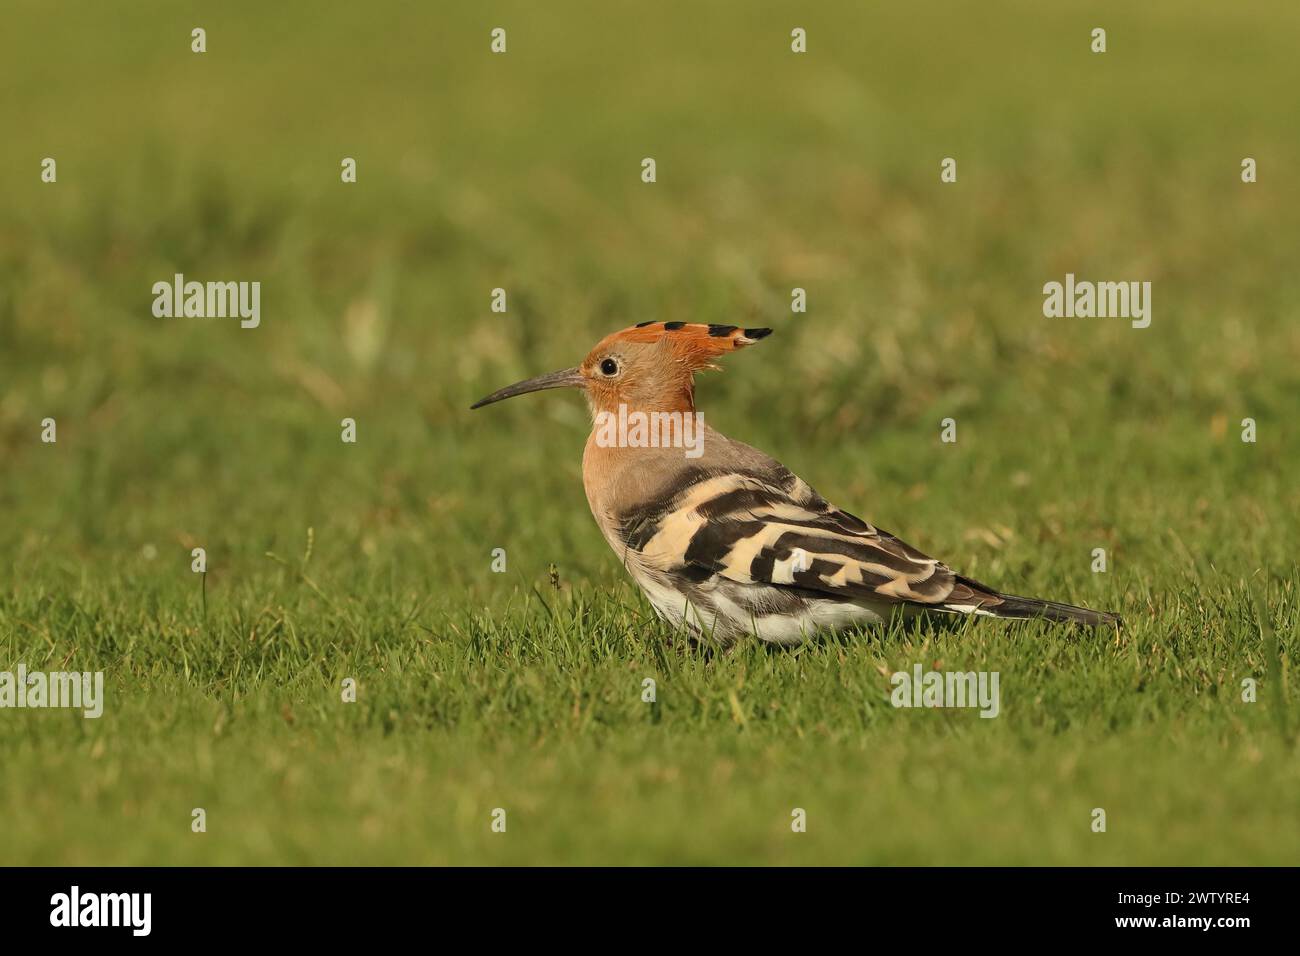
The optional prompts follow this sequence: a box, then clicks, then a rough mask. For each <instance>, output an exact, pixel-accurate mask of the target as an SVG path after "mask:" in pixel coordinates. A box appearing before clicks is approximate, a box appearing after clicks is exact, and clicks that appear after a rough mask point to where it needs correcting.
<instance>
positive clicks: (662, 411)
mask: <svg viewBox="0 0 1300 956" xmlns="http://www.w3.org/2000/svg"><path fill="white" fill-rule="evenodd" d="M770 333H771V329H742V328H737V327H736V326H732V325H701V324H695V323H686V322H642V323H641V324H639V325H636V326H633V327H632V328H628V329H624V330H623V331H621V332H615V333H614V334H613V335H610V336H607V337H606V338H604V339H603V340H601V342H600V343H599V344H598V345H597V346H596V347H595V348H594V349H592V350H591V352H590V353H589V354H588V355H587V357H586V358H585V359H584V360H583V362H582V364H581V365H578V366H576V367H575V368H569V369H564V370H562V371H559V372H552V373H551V374H549V375H542V376H539V377H538V378H532V379H528V380H527V381H523V382H518V383H517V384H514V385H510V386H508V387H506V388H503V389H500V390H499V391H496V392H493V393H492V394H491V395H489V396H487V397H486V398H484V399H482V400H481V401H478V402H476V403H475V404H474V405H473V406H472V407H473V408H480V407H482V406H484V405H489V404H491V403H493V402H499V401H501V400H502V399H505V398H511V397H513V396H515V395H523V394H525V393H526V392H536V391H540V390H542V389H548V388H580V389H582V390H583V391H584V392H585V393H586V397H587V401H588V404H589V405H590V407H591V411H592V416H593V429H592V433H591V436H590V437H589V438H588V439H587V446H586V450H585V452H584V454H583V459H582V480H583V486H584V487H585V489H586V492H587V502H588V504H590V506H591V513H592V515H594V516H595V518H596V523H597V524H598V525H599V526H600V530H601V532H602V533H603V534H604V536H605V540H606V541H608V542H609V545H610V547H611V548H613V549H614V552H615V553H616V554H617V555H618V556H619V557H620V558H621V559H622V561H623V564H624V566H625V567H626V568H627V570H628V571H629V572H630V573H631V575H632V577H633V579H634V580H635V581H636V583H637V584H638V585H640V587H641V589H642V590H643V591H644V592H645V594H646V596H647V597H648V598H649V600H650V603H651V604H652V605H653V606H654V609H655V611H656V613H657V614H658V615H659V616H660V617H661V618H662V619H664V620H666V621H668V622H669V623H670V624H672V625H674V626H676V627H685V628H687V629H689V630H690V631H691V632H692V634H693V635H694V636H695V637H712V638H713V639H714V640H716V641H718V642H719V643H722V644H724V645H727V644H731V643H733V642H735V641H736V640H737V639H739V638H742V637H745V636H748V635H754V636H756V637H758V638H760V639H762V640H765V641H769V642H772V643H777V644H793V643H798V642H799V641H801V640H803V639H804V638H805V637H807V636H808V635H810V634H812V633H814V632H816V631H821V630H837V629H841V628H848V627H853V626H859V625H864V624H874V623H881V622H884V621H886V620H887V619H889V618H890V617H891V616H892V615H894V614H900V613H901V614H904V615H911V614H915V613H918V612H920V611H922V610H926V609H929V610H935V611H944V612H951V613H956V614H977V615H984V616H987V617H998V618H1019V619H1026V618H1039V617H1041V618H1045V619H1047V620H1049V621H1056V622H1062V623H1071V624H1081V625H1087V626H1093V627H1101V626H1111V627H1115V626H1118V625H1119V624H1120V619H1119V617H1118V616H1117V615H1114V614H1111V613H1108V612H1103V611H1090V610H1087V609H1085V608H1080V607H1073V606H1071V605H1069V604H1058V603H1057V602H1055V601H1042V600H1038V599H1035V598H1024V597H1015V596H1013V595H1010V594H1003V593H1001V592H999V591H997V590H995V589H993V588H991V587H988V586H987V585H984V584H980V583H979V582H978V581H975V580H972V579H971V578H967V577H964V576H962V575H960V574H957V573H956V572H954V571H953V570H952V569H951V568H949V567H948V566H947V565H946V564H943V563H942V562H940V561H937V560H935V559H934V558H930V557H927V556H926V555H924V554H922V553H921V552H920V551H918V550H917V549H915V548H913V547H912V546H911V545H908V544H906V543H904V542H903V541H901V540H899V539H898V538H896V537H894V536H893V535H892V534H890V533H889V532H887V531H882V530H881V529H879V528H876V527H873V526H872V525H869V524H867V523H866V522H865V521H863V520H861V519H860V518H856V517H854V516H853V515H851V514H849V513H848V512H847V511H841V510H840V509H838V508H836V507H835V506H834V505H832V504H831V503H830V502H828V501H827V500H826V499H825V498H823V497H822V496H821V495H819V494H818V493H817V492H816V491H814V490H813V489H812V488H811V487H810V486H809V485H808V484H807V483H806V482H804V481H803V479H801V478H799V477H798V476H796V475H794V474H792V473H791V472H790V471H789V470H787V469H786V468H785V466H783V465H782V464H781V463H780V462H778V461H776V460H775V459H773V458H770V457H769V456H767V455H765V454H763V453H762V452H761V451H758V450H756V449H754V448H751V447H749V446H748V445H743V444H741V443H740V442H738V441H733V440H732V439H730V438H728V437H726V436H725V435H723V434H721V433H719V432H717V431H714V430H713V429H712V428H710V427H708V426H707V425H704V424H703V421H702V417H701V416H698V415H697V413H696V410H695V373H696V372H698V371H700V370H702V369H707V368H716V367H717V366H715V365H714V364H713V360H714V359H715V358H717V357H718V356H721V355H724V354H726V353H728V352H734V351H736V350H737V349H740V348H744V347H745V346H748V345H752V344H753V343H754V342H756V341H758V340H759V339H761V338H764V337H766V336H767V335H769V334H770ZM637 413H641V415H642V416H644V417H643V418H642V419H641V421H642V422H644V421H645V420H647V419H648V420H649V421H650V422H652V423H657V424H659V425H660V426H666V425H669V424H673V423H679V422H680V423H681V426H680V427H681V428H682V429H683V430H686V429H689V427H690V425H691V424H696V423H698V427H699V429H700V431H699V434H698V435H697V436H696V438H697V442H698V448H697V449H696V453H697V457H693V458H692V457H688V454H686V453H684V452H683V448H682V447H680V443H678V442H673V441H656V440H654V439H655V438H657V437H659V436H657V435H653V434H652V435H649V436H647V435H645V434H639V435H633V434H632V433H631V432H629V433H627V434H626V435H619V436H614V435H613V429H612V427H611V425H612V423H614V422H619V423H620V425H621V424H622V423H626V422H627V421H629V420H633V421H635V420H636V419H637ZM643 431H644V429H643ZM651 431H652V432H653V428H652V429H651ZM613 437H617V438H618V439H620V440H611V438H613ZM647 439H649V440H647ZM675 446H676V447H675Z"/></svg>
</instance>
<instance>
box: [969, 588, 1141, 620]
mask: <svg viewBox="0 0 1300 956" xmlns="http://www.w3.org/2000/svg"><path fill="white" fill-rule="evenodd" d="M998 597H999V598H1000V599H1001V602H1000V603H998V604H993V603H990V604H986V605H985V606H984V607H983V608H982V609H981V610H984V611H987V612H988V613H989V614H992V615H993V616H994V617H1005V618H1011V619H1013V620H1033V619H1037V618H1043V619H1044V620H1048V621H1054V622H1056V623H1058V624H1081V625H1083V626H1084V627H1109V628H1117V627H1123V626H1124V621H1123V619H1122V618H1120V616H1119V615H1118V614H1112V613H1111V612H1110V611H1091V610H1089V609H1088V608H1086V607H1075V606H1074V605H1073V604H1061V603H1059V602H1057V601H1040V600H1039V599H1038V598H1026V597H1017V596H1016V595H1014V594H998Z"/></svg>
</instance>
